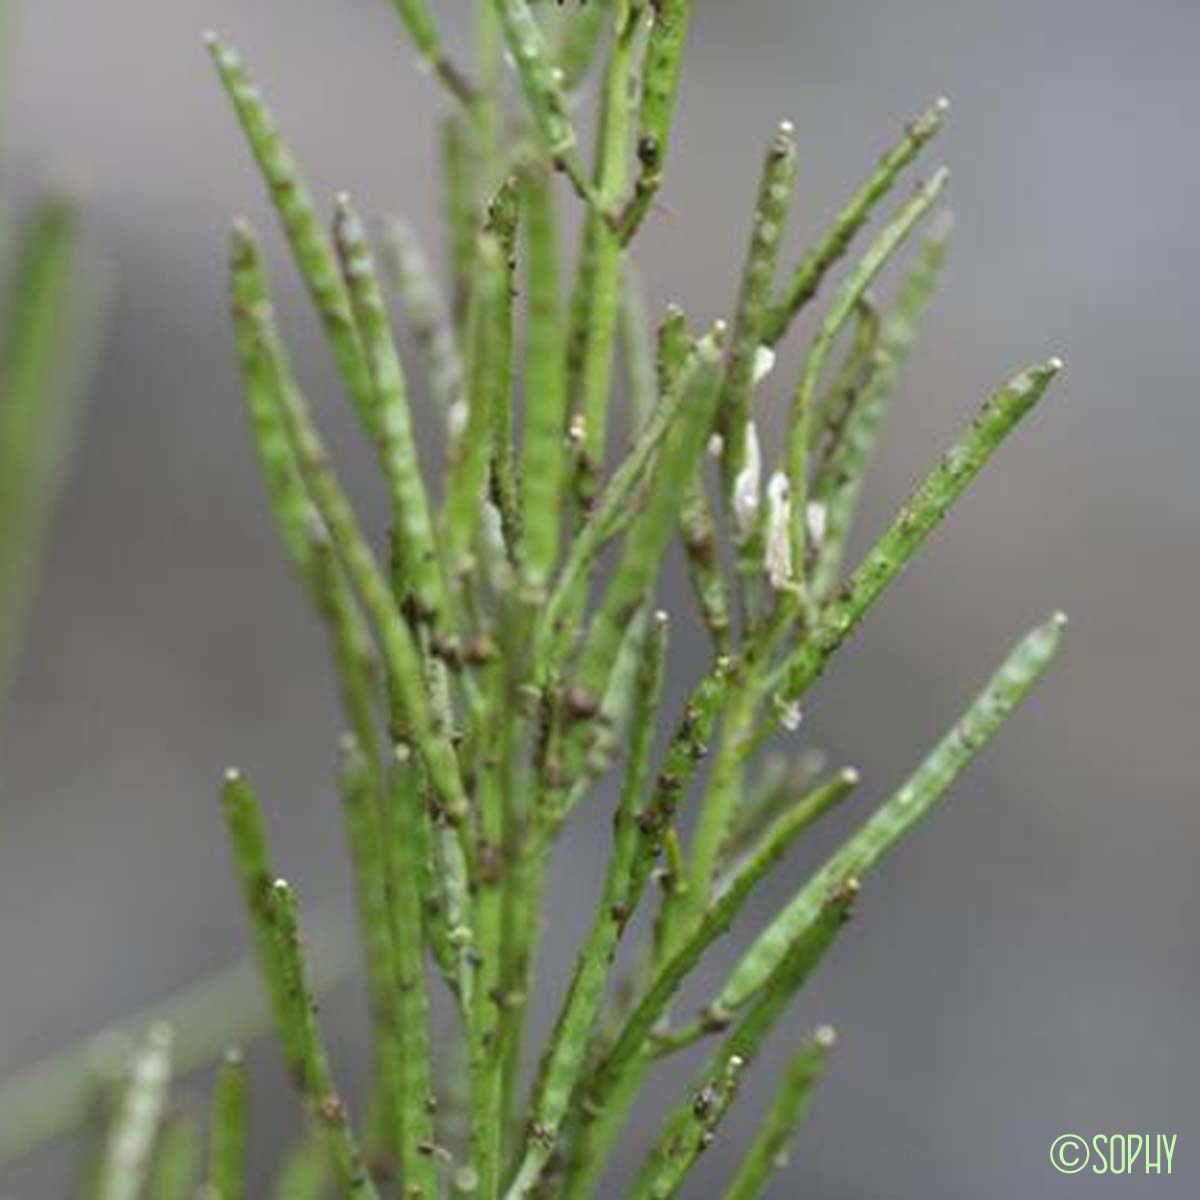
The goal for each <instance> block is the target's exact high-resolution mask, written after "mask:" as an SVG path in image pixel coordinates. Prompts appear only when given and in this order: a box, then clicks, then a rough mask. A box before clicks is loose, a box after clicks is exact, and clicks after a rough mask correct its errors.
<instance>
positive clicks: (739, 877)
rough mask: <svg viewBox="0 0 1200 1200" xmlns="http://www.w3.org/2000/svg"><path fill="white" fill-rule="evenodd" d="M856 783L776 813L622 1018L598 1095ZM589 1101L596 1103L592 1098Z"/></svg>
mask: <svg viewBox="0 0 1200 1200" xmlns="http://www.w3.org/2000/svg"><path fill="white" fill-rule="evenodd" d="M857 781H858V776H857V774H856V773H855V772H853V771H845V772H843V773H842V774H841V775H839V776H838V777H837V778H835V779H834V780H832V781H831V782H830V783H829V784H827V785H826V787H824V788H822V789H820V790H819V791H818V792H817V793H815V794H814V795H813V796H812V797H811V799H810V800H809V801H808V802H807V803H806V804H802V805H798V806H797V807H796V808H795V809H793V810H792V811H791V812H789V813H786V814H785V815H784V816H782V817H780V818H779V820H778V821H776V822H775V824H774V825H773V826H772V827H771V829H769V830H768V831H767V833H766V834H765V835H764V836H763V839H762V841H761V842H760V844H759V845H758V846H756V847H755V848H754V850H753V851H752V852H751V853H750V854H749V855H748V856H747V858H746V861H745V862H744V863H743V864H741V866H739V867H738V869H737V870H736V871H735V872H734V873H733V875H732V876H731V878H730V879H729V881H728V882H727V884H726V885H725V887H724V889H723V890H722V891H721V892H720V893H719V894H718V895H717V896H716V897H715V898H714V899H713V900H712V902H711V904H709V905H707V906H705V908H704V909H703V910H701V911H700V912H699V913H698V914H697V915H696V916H695V917H694V918H693V921H692V924H691V925H690V926H689V927H688V928H686V929H685V930H684V931H683V933H682V934H681V935H680V936H679V938H678V940H677V943H676V947H675V948H673V949H672V951H671V953H670V954H669V956H668V957H667V958H666V960H665V961H664V962H663V963H662V965H661V966H660V967H659V968H658V969H657V970H656V972H655V974H654V977H653V979H652V980H651V981H650V983H649V984H648V985H647V987H646V990H645V993H644V995H643V997H642V999H641V1001H640V1002H639V1004H638V1005H637V1006H636V1007H635V1008H634V1010H633V1012H632V1013H631V1014H630V1015H629V1017H628V1018H627V1020H626V1022H625V1024H624V1026H623V1027H622V1029H621V1032H620V1033H619V1034H618V1036H617V1037H616V1039H615V1040H614V1042H613V1045H612V1048H611V1049H610V1050H609V1051H608V1053H607V1055H606V1056H605V1059H604V1062H603V1064H602V1066H601V1067H600V1069H599V1070H598V1071H597V1072H596V1076H595V1078H596V1082H595V1084H594V1088H595V1089H596V1091H597V1092H599V1093H600V1094H601V1095H603V1092H604V1090H605V1089H612V1088H615V1087H617V1086H619V1082H620V1080H621V1077H622V1076H623V1075H624V1074H625V1073H626V1072H627V1071H629V1070H631V1069H635V1068H636V1064H637V1062H638V1060H639V1059H640V1058H642V1057H643V1056H644V1055H645V1053H646V1051H647V1048H648V1046H649V1044H650V1040H651V1034H652V1032H653V1030H654V1027H655V1025H656V1024H657V1023H658V1021H659V1020H660V1018H661V1017H662V1016H663V1014H664V1013H665V1012H666V1011H667V1006H668V1005H669V1004H670V1002H671V1000H672V999H673V998H674V996H675V995H676V993H677V992H678V991H679V989H680V987H681V986H682V985H683V982H684V980H685V979H686V978H687V977H688V975H689V974H690V973H691V972H692V970H693V969H694V968H695V966H696V964H697V963H698V962H699V961H700V958H701V956H702V955H703V954H704V952H705V951H706V950H707V949H708V947H709V946H711V945H712V944H713V942H715V941H716V940H717V939H718V938H719V937H721V936H722V935H723V934H724V933H725V932H726V931H727V930H728V929H729V927H730V926H731V925H732V923H733V921H734V918H735V917H736V916H737V914H738V913H739V912H740V911H741V910H742V908H743V906H744V905H745V903H746V901H747V899H749V897H750V894H751V892H752V891H753V890H754V889H755V887H757V885H758V884H759V883H761V882H762V880H763V878H764V876H765V875H766V874H767V873H768V872H769V871H770V870H771V869H772V868H773V867H774V866H775V865H776V864H777V863H778V862H779V861H780V860H781V859H782V857H783V856H784V854H786V853H787V851H788V849H789V848H790V847H791V845H792V844H793V843H794V841H795V839H796V838H797V837H798V836H799V835H800V834H801V833H803V832H804V830H805V829H807V828H808V827H809V826H810V825H811V824H812V823H813V821H814V820H816V818H817V816H819V815H820V813H821V812H823V811H824V810H826V809H827V808H829V807H831V806H832V805H834V804H837V803H838V802H839V801H840V800H842V799H843V798H844V797H845V796H846V794H847V793H848V792H849V791H850V789H851V788H853V787H854V785H855V784H856V783H857ZM593 1102H596V1101H595V1098H593Z"/></svg>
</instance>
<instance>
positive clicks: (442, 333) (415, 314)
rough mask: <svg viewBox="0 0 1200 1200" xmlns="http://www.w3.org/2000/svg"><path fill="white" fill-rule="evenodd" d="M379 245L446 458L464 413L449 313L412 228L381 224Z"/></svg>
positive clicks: (460, 371) (458, 359) (452, 449)
mask: <svg viewBox="0 0 1200 1200" xmlns="http://www.w3.org/2000/svg"><path fill="white" fill-rule="evenodd" d="M384 239H385V240H384V250H385V253H386V256H387V263H388V266H389V267H390V269H391V274H392V276H393V278H394V279H395V281H396V287H397V289H398V290H399V292H400V295H401V297H402V298H403V301H404V311H405V315H406V316H407V318H408V322H409V326H410V327H411V329H412V331H413V334H414V336H415V337H416V340H417V342H418V344H419V345H420V347H421V349H422V351H423V352H424V356H425V363H426V367H427V374H428V378H429V390H430V392H431V393H432V394H433V398H434V400H435V401H436V402H437V405H438V408H439V409H440V410H441V413H442V419H443V422H444V424H445V433H446V443H447V457H448V458H451V459H453V458H454V456H455V454H456V453H457V451H456V449H455V442H456V441H457V439H458V438H459V436H460V435H461V433H462V425H463V422H464V418H465V417H466V411H467V403H466V383H465V381H464V379H463V365H462V358H461V356H460V354H459V349H458V343H457V341H456V340H455V336H454V327H453V325H452V324H451V318H450V313H449V311H448V310H447V306H446V302H445V300H444V298H443V296H442V291H441V288H440V286H439V284H438V281H437V278H436V276H435V275H434V272H433V267H432V265H431V264H430V262H429V260H428V259H427V258H426V256H425V251H424V250H423V249H422V248H421V243H420V241H419V240H418V239H417V235H416V233H415V232H414V231H413V230H412V229H411V228H410V227H409V225H408V224H407V223H406V222H405V221H402V220H401V219H400V218H399V217H393V218H391V219H390V220H388V221H387V223H386V224H385V226H384Z"/></svg>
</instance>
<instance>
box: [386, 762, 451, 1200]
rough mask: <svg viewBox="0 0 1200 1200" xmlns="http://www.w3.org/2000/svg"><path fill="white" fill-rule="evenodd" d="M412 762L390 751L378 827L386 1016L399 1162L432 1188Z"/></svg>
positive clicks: (426, 1189) (418, 1193)
mask: <svg viewBox="0 0 1200 1200" xmlns="http://www.w3.org/2000/svg"><path fill="white" fill-rule="evenodd" d="M418 781H419V774H418V771H417V765H416V764H415V763H414V762H413V761H412V756H411V754H410V752H409V751H408V749H407V747H405V746H398V747H397V749H396V752H395V753H394V755H393V758H392V762H391V764H390V769H389V771H388V773H387V778H386V781H385V785H384V791H383V795H382V797H381V803H382V819H381V832H382V835H383V840H384V844H385V847H386V848H385V851H384V860H385V867H384V869H385V875H386V882H387V897H388V900H389V902H390V911H391V931H390V932H391V943H392V952H393V956H394V972H395V982H394V1000H393V1007H392V1013H391V1018H392V1021H393V1022H394V1029H395V1036H396V1042H397V1047H396V1048H397V1057H398V1062H397V1064H396V1068H397V1079H396V1084H397V1087H396V1092H395V1105H396V1110H395V1119H396V1122H397V1128H398V1131H399V1154H398V1156H397V1158H398V1165H399V1169H400V1176H401V1178H402V1179H403V1180H404V1186H405V1188H406V1190H407V1192H408V1194H409V1195H411V1196H413V1197H433V1196H436V1194H437V1172H436V1166H437V1164H436V1163H435V1162H434V1161H433V1158H432V1157H431V1155H430V1154H429V1152H428V1150H429V1146H430V1145H431V1144H432V1143H433V1141H434V1124H433V1106H432V1099H433V1067H432V1060H431V1057H430V1029H429V992H428V984H427V981H426V976H425V962H424V956H423V952H422V937H421V894H420V869H421V865H420V861H419V859H418V857H417V852H418V849H419V848H420V847H421V846H422V845H425V844H427V843H426V840H425V839H424V838H423V837H422V835H421V832H420V826H421V824H422V823H423V821H424V820H425V816H424V813H423V812H422V800H421V794H420V791H419V787H418V786H417V784H418Z"/></svg>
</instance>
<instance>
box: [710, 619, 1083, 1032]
mask: <svg viewBox="0 0 1200 1200" xmlns="http://www.w3.org/2000/svg"><path fill="white" fill-rule="evenodd" d="M1065 624H1066V618H1065V617H1063V616H1062V614H1061V613H1059V614H1056V615H1055V616H1054V617H1052V618H1051V619H1050V620H1049V621H1048V622H1047V623H1046V624H1045V625H1041V626H1039V627H1038V628H1037V629H1035V630H1033V632H1032V633H1030V634H1029V635H1028V636H1027V637H1025V638H1024V639H1023V640H1022V641H1021V642H1020V643H1019V644H1018V645H1017V646H1016V648H1015V649H1014V650H1013V651H1012V653H1011V654H1010V655H1009V656H1008V658H1007V659H1006V660H1005V662H1004V664H1003V665H1002V666H1001V667H1000V669H999V671H997V672H996V674H995V675H994V676H993V677H992V679H991V680H990V682H989V683H988V684H987V686H986V687H985V688H984V689H983V691H982V692H980V694H979V695H978V696H977V697H976V699H975V701H974V702H973V703H972V704H971V706H970V707H969V708H968V709H967V711H966V712H965V713H964V714H963V716H962V717H961V719H960V720H959V721H958V723H957V724H956V725H955V726H954V728H953V729H951V730H950V732H949V733H948V734H947V735H946V736H945V737H944V738H943V739H942V740H941V741H940V742H939V743H938V745H937V746H936V747H935V748H934V749H933V750H932V751H931V753H930V754H929V756H928V757H927V758H926V759H925V761H924V762H923V763H922V764H921V766H920V767H919V768H918V769H917V770H916V772H914V774H913V775H911V776H910V777H909V778H908V780H906V781H905V783H904V784H903V785H902V786H901V787H900V789H899V790H898V791H897V792H896V793H895V794H894V795H893V796H892V798H891V799H890V800H889V801H888V802H887V803H886V804H884V805H883V806H882V807H881V808H879V809H878V810H877V811H876V812H875V814H874V815H873V816H872V817H871V818H870V820H869V821H867V823H866V824H865V825H864V826H863V827H862V828H861V829H860V830H859V831H858V832H857V833H855V834H854V835H853V836H852V837H851V838H850V840H849V841H847V842H846V843H845V844H844V845H843V846H842V848H841V849H840V850H838V851H837V852H836V853H835V854H834V855H833V857H832V858H830V859H829V861H828V862H827V863H826V864H825V866H823V867H822V868H821V870H820V871H819V872H818V873H817V874H816V875H815V876H814V877H813V878H812V880H810V881H809V883H807V884H806V885H805V886H804V887H803V888H802V889H801V890H800V892H799V893H798V894H797V895H796V897H795V898H794V899H793V900H792V901H791V902H790V903H789V904H788V906H787V907H786V908H785V909H784V910H783V912H782V913H780V914H779V916H778V917H777V918H776V919H775V920H774V921H772V922H771V924H770V925H768V926H767V928H766V929H765V930H763V932H762V933H761V934H760V935H759V937H758V938H757V940H756V941H755V943H754V945H753V946H751V948H750V949H749V950H747V951H746V953H745V954H744V955H743V956H742V958H741V959H740V960H739V962H738V965H737V966H736V967H735V968H734V970H733V972H732V973H731V975H730V977H729V980H728V982H727V983H726V984H725V986H724V988H723V989H722V991H721V993H720V996H719V997H718V1000H717V1004H718V1006H719V1007H720V1008H722V1009H725V1010H728V1011H735V1010H736V1009H738V1008H740V1007H741V1006H742V1005H743V1004H744V1003H745V1002H746V1001H747V1000H748V999H749V998H750V997H751V996H753V995H754V994H755V993H756V992H757V991H758V989H759V988H760V987H761V986H762V983H763V981H764V980H765V979H766V978H767V977H768V976H769V975H770V973H771V972H772V971H773V970H774V969H775V967H776V966H777V965H778V963H779V962H780V961H781V959H782V958H783V957H784V956H785V955H786V953H787V950H788V947H789V946H790V945H791V944H792V943H794V942H795V941H796V939H797V938H799V937H802V936H803V935H804V933H805V931H806V930H807V929H808V928H809V926H810V925H811V924H812V923H813V921H815V920H816V919H817V914H818V912H819V910H820V906H821V904H822V902H823V898H824V897H825V896H826V895H828V894H829V892H830V890H831V889H833V888H836V887H837V886H838V885H839V884H840V883H841V882H842V881H843V880H845V879H847V878H850V877H852V876H853V877H860V876H862V875H864V874H865V873H866V872H867V871H868V870H870V868H871V867H872V866H874V865H875V863H876V862H878V860H879V859H880V858H882V857H883V855H884V854H886V853H887V852H888V851H889V850H891V849H892V848H893V847H894V846H895V845H896V843H897V842H899V841H900V839H901V838H902V837H904V835H905V834H906V833H908V832H909V830H911V829H912V828H913V826H914V825H916V823H917V822H918V821H919V820H920V819H921V818H922V817H924V816H925V814H926V813H927V812H928V811H929V809H930V808H932V807H933V805H934V804H936V803H937V801H938V800H940V799H941V797H942V796H943V795H944V794H945V792H946V789H947V788H948V787H949V786H950V785H951V784H952V783H953V782H954V780H955V779H956V778H957V777H958V775H959V774H960V773H961V772H962V770H963V769H964V768H965V767H966V766H967V764H968V763H969V762H970V761H971V760H972V759H973V758H974V757H975V755H976V754H977V753H978V752H979V751H980V750H981V749H982V748H983V747H984V746H985V745H986V744H987V743H988V742H989V741H990V740H991V739H992V737H994V736H995V734H996V733H997V732H998V731H999V729H1000V727H1001V725H1003V723H1004V722H1005V721H1006V720H1007V719H1008V717H1009V716H1010V715H1011V714H1012V713H1013V711H1014V710H1015V709H1016V707H1017V705H1018V704H1020V702H1021V701H1022V700H1023V699H1024V698H1025V696H1026V695H1027V694H1028V692H1029V690H1030V688H1032V687H1033V685H1034V683H1036V682H1037V680H1038V678H1039V677H1040V675H1041V674H1042V672H1043V671H1044V670H1045V669H1046V667H1047V666H1049V664H1050V660H1051V659H1052V658H1053V657H1054V654H1055V651H1056V650H1057V649H1058V644H1059V640H1060V638H1061V635H1062V630H1063V628H1064V626H1065Z"/></svg>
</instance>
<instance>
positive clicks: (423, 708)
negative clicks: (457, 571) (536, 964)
mask: <svg viewBox="0 0 1200 1200" xmlns="http://www.w3.org/2000/svg"><path fill="white" fill-rule="evenodd" d="M242 252H243V253H244V249H243V251H242ZM236 262H237V259H236V258H235V270H236ZM234 322H235V325H236V324H239V323H243V322H249V323H250V324H251V325H252V328H253V329H254V331H255V336H256V337H257V341H258V346H259V352H260V353H261V354H262V355H263V357H264V360H265V362H266V364H267V365H268V368H269V370H270V371H271V372H272V373H273V379H274V384H275V387H274V393H275V395H276V397H277V399H278V402H279V404H280V407H281V409H282V412H283V416H284V419H285V424H286V427H287V430H288V436H289V438H290V440H291V443H292V451H293V453H294V454H295V456H296V461H297V463H298V464H299V466H300V470H301V473H302V475H303V477H304V481H305V486H306V487H307V489H308V492H309V494H310V496H311V497H312V500H313V503H314V504H315V506H316V508H317V510H318V512H319V513H320V514H321V517H322V520H323V521H324V522H325V525H326V527H327V529H328V530H329V536H330V539H331V541H332V542H333V545H334V547H335V549H336V550H337V553H338V557H339V559H340V560H341V562H342V565H343V567H344V569H345V571H346V574H347V577H348V578H349V579H350V580H351V582H352V583H353V585H354V588H355V590H356V591H357V593H358V597H359V600H360V601H361V603H362V605H363V608H364V610H365V612H366V613H367V616H368V617H369V619H370V620H371V623H372V624H373V625H374V626H375V631H376V634H377V636H378V638H379V643H380V651H381V653H382V655H383V659H384V664H385V667H386V669H387V673H388V679H389V682H390V684H391V686H392V688H393V690H394V693H395V695H396V696H397V697H398V698H399V702H400V704H401V706H402V708H403V711H404V715H405V718H406V720H407V721H408V722H409V724H410V726H411V728H412V731H413V736H414V739H415V742H416V746H417V749H418V751H419V752H420V754H421V756H422V758H423V759H424V761H425V764H426V767H427V769H428V771H429V776H430V779H431V781H432V783H433V786H434V789H435V790H436V792H437V793H438V795H439V797H440V798H441V800H442V803H443V805H444V807H445V810H446V812H447V814H448V815H449V816H450V818H451V819H452V820H461V819H462V818H463V816H464V815H465V812H466V799H465V796H464V794H463V789H462V781H461V778H460V776H459V771H458V761H457V757H456V755H455V753H454V748H453V746H452V745H451V744H450V740H449V736H448V734H447V733H446V731H444V730H441V729H439V728H438V726H437V725H436V724H435V722H434V721H433V719H432V716H431V714H430V708H429V700H428V696H427V694H426V690H425V683H424V680H423V677H422V670H421V664H420V659H419V655H418V651H417V648H416V646H415V644H414V642H413V638H412V635H411V634H410V632H409V631H408V628H407V626H406V625H405V624H404V622H403V621H402V620H401V618H400V614H399V613H398V612H397V610H396V608H395V605H394V601H393V599H392V596H391V592H390V589H389V588H388V585H387V583H386V582H385V580H384V577H383V574H382V572H381V570H380V568H379V565H378V563H377V562H376V560H375V557H374V555H373V553H372V552H371V549H370V546H369V545H368V543H367V541H366V538H365V537H364V535H363V532H362V529H361V527H360V525H359V522H358V518H357V517H356V516H355V514H354V511H353V509H352V508H351V506H350V503H349V501H348V500H347V499H346V496H345V493H344V492H343V491H342V489H341V485H340V484H339V483H338V481H337V479H336V477H335V476H334V474H333V471H332V468H331V465H330V462H329V456H328V454H327V452H326V450H325V447H324V444H323V442H322V440H321V437H320V434H319V433H318V432H317V430H316V427H315V425H314V424H313V421H312V418H311V415H310V414H309V411H308V406H307V404H306V403H305V401H304V399H303V397H302V396H301V395H300V392H299V390H298V389H297V387H296V385H295V383H294V380H293V379H292V376H291V368H290V366H289V364H288V362H287V359H286V356H285V355H284V353H283V349H282V346H281V344H280V342H279V338H278V334H277V333H276V331H275V327H274V322H273V319H272V314H271V311H270V309H269V308H266V307H260V308H259V309H257V310H256V311H255V312H253V313H249V314H246V313H243V312H242V311H240V310H239V309H238V308H237V306H236V305H235V307H234Z"/></svg>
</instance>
